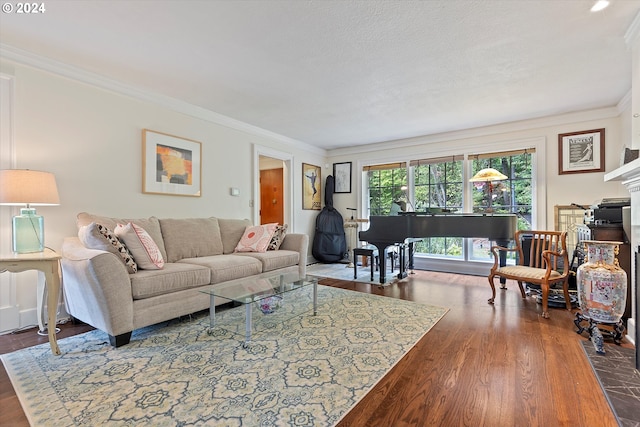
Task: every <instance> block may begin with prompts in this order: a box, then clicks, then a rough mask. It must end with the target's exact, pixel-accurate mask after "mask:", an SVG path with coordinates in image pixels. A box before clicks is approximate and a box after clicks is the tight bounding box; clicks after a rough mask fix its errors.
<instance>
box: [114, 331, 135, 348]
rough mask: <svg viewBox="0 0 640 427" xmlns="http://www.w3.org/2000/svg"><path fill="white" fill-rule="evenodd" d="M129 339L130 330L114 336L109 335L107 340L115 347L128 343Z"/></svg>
mask: <svg viewBox="0 0 640 427" xmlns="http://www.w3.org/2000/svg"><path fill="white" fill-rule="evenodd" d="M129 341H131V332H127V333H125V334H120V335H117V336H115V337H114V336H113V335H109V342H110V343H111V345H112V346H113V347H116V348H118V347H122V346H123V345H127V344H129Z"/></svg>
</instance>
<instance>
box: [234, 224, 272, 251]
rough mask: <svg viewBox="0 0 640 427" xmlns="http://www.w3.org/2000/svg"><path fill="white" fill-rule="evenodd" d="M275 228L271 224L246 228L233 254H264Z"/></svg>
mask: <svg viewBox="0 0 640 427" xmlns="http://www.w3.org/2000/svg"><path fill="white" fill-rule="evenodd" d="M277 226H278V224H277V223H273V224H263V225H253V226H249V227H247V228H246V229H245V230H244V234H243V235H242V238H240V241H239V242H238V245H237V246H236V249H235V251H234V252H266V251H267V247H268V246H269V243H271V238H272V237H273V233H275V231H276V227H277Z"/></svg>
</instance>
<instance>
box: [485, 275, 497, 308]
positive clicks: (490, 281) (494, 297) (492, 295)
mask: <svg viewBox="0 0 640 427" xmlns="http://www.w3.org/2000/svg"><path fill="white" fill-rule="evenodd" d="M493 278H494V275H493V274H490V275H489V286H491V298H489V300H488V301H487V302H488V303H489V304H493V302H494V301H495V299H496V286H495V285H494V284H493Z"/></svg>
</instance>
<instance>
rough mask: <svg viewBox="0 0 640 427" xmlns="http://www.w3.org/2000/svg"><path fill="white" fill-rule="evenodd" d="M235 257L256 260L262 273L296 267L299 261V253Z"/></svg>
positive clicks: (268, 252) (266, 253)
mask: <svg viewBox="0 0 640 427" xmlns="http://www.w3.org/2000/svg"><path fill="white" fill-rule="evenodd" d="M236 255H238V256H247V257H251V258H255V259H257V260H258V261H260V263H261V264H262V272H263V273H265V272H267V271H273V270H277V269H279V268H285V267H291V266H294V265H298V262H299V261H300V253H299V252H296V251H285V250H278V251H267V252H243V253H238V254H236Z"/></svg>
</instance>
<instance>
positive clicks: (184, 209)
mask: <svg viewBox="0 0 640 427" xmlns="http://www.w3.org/2000/svg"><path fill="white" fill-rule="evenodd" d="M0 72H2V73H3V74H6V75H9V76H13V80H14V103H13V112H14V130H13V140H14V143H15V159H16V163H15V165H14V167H15V168H19V169H36V170H45V171H49V172H52V173H54V174H55V176H56V181H57V184H58V191H59V194H60V206H55V207H38V208H37V211H38V213H39V214H41V215H43V216H44V218H45V241H46V245H47V246H49V247H51V248H53V249H55V250H59V249H60V247H61V244H62V241H63V239H64V237H66V236H73V235H76V234H77V229H76V225H75V217H76V214H77V213H78V212H82V211H87V212H91V213H96V214H100V215H106V216H114V217H130V218H135V217H148V216H152V215H154V216H157V217H176V218H179V217H202V216H217V217H222V218H253V209H252V208H251V207H250V201H251V200H252V198H253V190H254V189H253V182H254V181H253V179H254V171H253V153H254V144H257V145H259V146H263V147H269V148H272V149H275V150H279V151H282V152H287V153H291V154H292V157H293V159H294V161H293V172H294V174H298V175H297V176H299V174H300V171H301V170H302V165H301V164H302V163H303V162H304V163H312V164H317V165H322V164H324V163H325V153H324V150H318V149H315V148H313V147H310V146H307V145H305V144H297V145H293V144H291V143H290V142H288V141H284V142H283V141H279V140H277V139H275V138H270V137H268V136H264V135H261V134H259V133H252V132H249V131H244V130H237V129H233V128H231V127H227V126H223V125H220V124H216V123H213V122H211V121H208V120H203V119H199V118H194V117H192V116H189V115H186V114H181V113H178V112H175V111H173V110H171V109H169V108H165V107H161V106H158V105H154V104H152V103H150V102H146V101H142V100H139V99H135V98H133V97H130V96H125V95H122V94H119V93H116V92H113V91H109V90H105V89H100V88H97V87H95V86H91V85H88V84H84V83H80V82H78V81H75V80H72V79H68V78H65V77H60V76H58V75H54V74H52V73H49V72H45V71H41V70H38V69H35V68H31V67H27V66H22V65H18V64H16V63H13V62H11V63H10V62H7V61H5V62H2V63H0ZM2 126H3V127H4V126H5V124H2ZM145 128H147V129H151V130H155V131H158V132H164V133H168V134H172V135H176V136H180V137H184V138H188V139H192V140H196V141H199V142H201V143H202V165H203V168H202V197H179V196H165V195H151V194H143V193H142V163H141V158H142V129H145ZM283 139H284V138H283ZM323 173H326V172H325V171H323ZM293 183H294V188H293V192H292V194H293V202H292V203H293V212H294V216H293V218H294V220H293V221H292V224H291V228H290V230H291V231H292V232H300V233H307V234H309V235H310V236H313V229H314V225H315V218H316V216H317V213H318V212H317V211H303V210H302V201H301V197H302V196H301V195H302V187H301V182H300V180H299V179H294V180H293ZM230 187H237V188H239V189H240V197H233V196H231V195H230V194H229V188H230ZM2 209H8V208H6V207H5V208H2ZM0 236H1V238H2V239H3V240H10V238H11V237H10V236H11V228H10V224H9V223H3V224H0ZM15 303H17V304H18V305H19V307H20V313H21V317H23V319H22V320H21V321H20V324H21V326H25V325H29V324H34V323H35V321H36V319H37V318H36V317H34V316H35V307H36V283H34V279H33V275H31V274H30V272H27V273H20V275H19V277H18V285H17V287H16V301H15ZM2 305H6V302H5V301H2Z"/></svg>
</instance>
